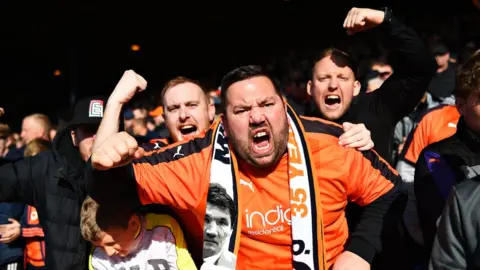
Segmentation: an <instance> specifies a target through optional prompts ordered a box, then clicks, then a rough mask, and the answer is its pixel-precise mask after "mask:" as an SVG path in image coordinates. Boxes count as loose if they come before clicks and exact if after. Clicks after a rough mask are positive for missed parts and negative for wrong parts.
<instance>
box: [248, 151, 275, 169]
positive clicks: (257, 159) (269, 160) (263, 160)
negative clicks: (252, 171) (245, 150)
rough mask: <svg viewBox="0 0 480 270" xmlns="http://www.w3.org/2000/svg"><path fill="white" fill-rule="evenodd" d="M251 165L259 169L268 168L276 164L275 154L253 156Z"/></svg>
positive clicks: (250, 159)
mask: <svg viewBox="0 0 480 270" xmlns="http://www.w3.org/2000/svg"><path fill="white" fill-rule="evenodd" d="M249 161H250V162H249V163H250V164H251V165H253V166H255V167H257V168H268V167H271V166H272V165H273V164H275V162H276V160H275V153H270V154H268V155H252V156H250V157H249Z"/></svg>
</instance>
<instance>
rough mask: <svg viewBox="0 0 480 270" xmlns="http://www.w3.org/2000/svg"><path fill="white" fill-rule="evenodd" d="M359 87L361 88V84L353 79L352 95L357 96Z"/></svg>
mask: <svg viewBox="0 0 480 270" xmlns="http://www.w3.org/2000/svg"><path fill="white" fill-rule="evenodd" d="M361 88H362V84H361V83H360V82H359V81H355V82H354V83H353V96H358V94H360V89H361Z"/></svg>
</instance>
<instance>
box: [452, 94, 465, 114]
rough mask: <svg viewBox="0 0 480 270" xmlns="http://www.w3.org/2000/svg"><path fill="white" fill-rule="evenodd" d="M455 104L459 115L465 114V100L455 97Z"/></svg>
mask: <svg viewBox="0 0 480 270" xmlns="http://www.w3.org/2000/svg"><path fill="white" fill-rule="evenodd" d="M455 106H456V107H457V110H458V112H459V113H460V115H462V116H463V115H465V113H466V108H467V101H466V100H465V99H463V98H456V99H455Z"/></svg>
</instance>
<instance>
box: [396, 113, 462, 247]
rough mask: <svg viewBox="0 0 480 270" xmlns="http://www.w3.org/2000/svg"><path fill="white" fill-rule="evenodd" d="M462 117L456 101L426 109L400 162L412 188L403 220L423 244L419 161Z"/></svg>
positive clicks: (401, 169)
mask: <svg viewBox="0 0 480 270" xmlns="http://www.w3.org/2000/svg"><path fill="white" fill-rule="evenodd" d="M459 119H460V113H459V112H458V109H457V107H455V106H452V105H439V106H437V107H434V108H432V109H430V110H428V111H427V112H425V114H424V115H423V116H422V117H421V118H420V120H419V123H418V125H417V126H416V127H415V128H414V129H413V131H412V132H411V133H410V135H409V136H408V138H407V140H406V142H405V146H404V148H403V151H402V153H401V154H400V157H399V161H398V163H397V170H398V173H399V174H400V176H402V180H403V181H404V182H405V183H406V186H407V192H408V202H407V206H406V208H405V212H404V214H403V220H404V222H405V227H406V228H407V230H408V233H409V234H410V237H412V239H413V241H415V243H416V244H417V245H419V246H423V245H424V243H423V236H422V232H421V228H420V221H419V220H418V214H417V207H416V198H415V192H414V190H413V180H414V178H415V164H416V163H417V160H418V157H419V156H420V153H421V152H422V150H423V149H424V148H425V147H427V146H429V145H430V144H433V143H435V142H439V141H441V140H443V139H446V138H448V137H450V136H452V135H453V134H455V132H456V131H457V123H458V120H459Z"/></svg>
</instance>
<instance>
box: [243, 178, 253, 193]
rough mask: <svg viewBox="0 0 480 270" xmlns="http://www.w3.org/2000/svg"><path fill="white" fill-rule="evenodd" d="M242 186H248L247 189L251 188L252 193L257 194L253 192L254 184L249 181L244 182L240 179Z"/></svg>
mask: <svg viewBox="0 0 480 270" xmlns="http://www.w3.org/2000/svg"><path fill="white" fill-rule="evenodd" d="M240 185H244V186H247V187H249V188H250V189H251V190H252V192H255V190H253V184H252V182H247V181H245V180H243V179H240Z"/></svg>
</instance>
